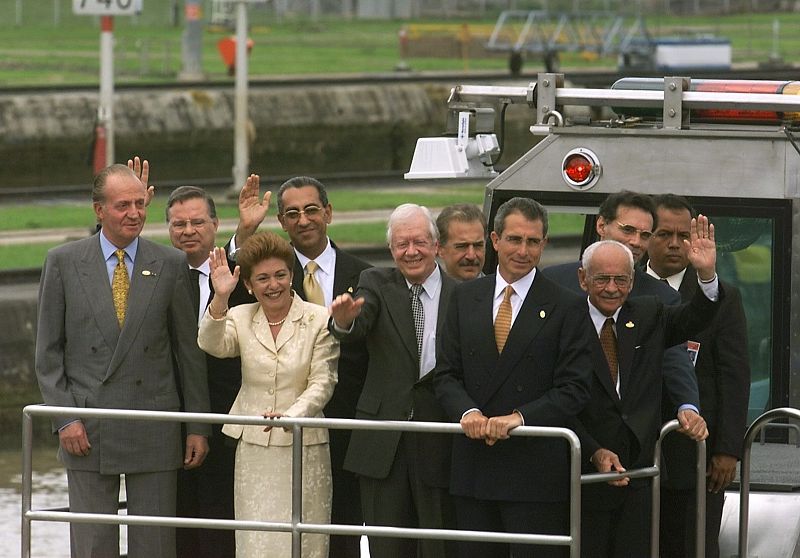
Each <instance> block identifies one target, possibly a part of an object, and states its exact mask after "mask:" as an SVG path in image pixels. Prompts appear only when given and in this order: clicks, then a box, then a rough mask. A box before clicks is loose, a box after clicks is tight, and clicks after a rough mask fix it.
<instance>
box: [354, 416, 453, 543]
mask: <svg viewBox="0 0 800 558" xmlns="http://www.w3.org/2000/svg"><path fill="white" fill-rule="evenodd" d="M414 436H415V435H414V434H413V433H409V432H404V433H403V435H402V437H401V439H400V444H399V445H398V448H397V454H396V455H395V459H394V463H393V464H392V468H391V470H390V471H389V475H388V476H387V477H386V478H385V479H373V478H369V477H360V483H361V502H362V507H363V511H364V522H365V523H366V524H367V525H389V526H393V527H422V528H431V529H443V528H444V529H452V528H454V526H455V517H454V513H453V508H452V502H451V499H450V495H449V494H448V490H447V489H446V488H438V487H433V486H430V485H428V484H426V483H425V481H424V479H422V478H421V475H419V474H418V471H417V468H416V467H415V462H416V460H417V459H424V458H425V456H417V455H416V444H415V438H414ZM454 550H455V546H454V545H452V543H446V542H445V541H442V540H434V539H423V540H416V539H400V538H395V537H374V536H373V537H369V552H370V556H372V557H373V558H414V557H415V556H417V557H420V558H445V557H448V556H451V557H452V556H455V553H454Z"/></svg>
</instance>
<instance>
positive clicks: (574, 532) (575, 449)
mask: <svg viewBox="0 0 800 558" xmlns="http://www.w3.org/2000/svg"><path fill="white" fill-rule="evenodd" d="M567 441H568V442H569V449H570V460H569V469H570V474H569V483H570V503H569V535H570V537H571V538H572V542H571V543H570V545H569V555H570V558H579V557H580V555H581V442H580V440H579V439H578V436H577V435H576V434H575V433H574V432H573V433H572V436H569V437H567Z"/></svg>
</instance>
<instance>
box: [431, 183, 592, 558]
mask: <svg viewBox="0 0 800 558" xmlns="http://www.w3.org/2000/svg"><path fill="white" fill-rule="evenodd" d="M491 240H492V245H493V246H494V249H495V250H496V251H497V259H498V268H497V273H496V274H495V275H489V276H486V277H482V278H479V279H475V280H473V281H468V282H465V283H462V284H460V285H458V287H457V288H456V290H455V293H454V296H453V300H452V301H451V303H450V309H449V311H448V315H447V320H446V323H445V328H444V331H443V332H442V341H441V343H442V347H441V352H440V356H439V359H438V363H437V367H436V376H435V379H434V385H435V390H436V395H437V397H438V399H439V401H440V402H441V403H442V406H443V407H444V409H445V411H446V412H447V415H448V416H449V418H450V420H452V421H460V423H461V427H462V428H463V430H464V433H465V434H466V436H457V437H456V438H455V439H454V441H453V460H452V478H451V484H450V487H451V493H452V494H453V496H454V500H455V504H456V510H457V511H456V514H457V520H458V527H459V529H470V530H481V531H506V532H512V533H539V534H560V535H564V534H567V533H568V531H569V505H568V499H569V496H570V494H569V484H568V482H569V460H568V453H567V444H566V443H565V442H564V441H563V440H556V439H551V438H522V437H519V438H517V437H514V438H509V431H511V430H512V429H514V428H515V427H517V426H520V425H528V426H568V425H569V424H571V420H572V419H573V418H574V416H575V415H576V414H577V413H578V412H579V411H580V410H581V409H582V408H583V406H584V405H585V404H586V402H587V400H588V398H589V383H590V373H591V370H590V369H591V360H590V353H589V342H588V341H589V338H590V337H589V336H590V335H591V329H590V327H589V321H588V318H587V316H586V312H585V310H584V308H583V304H585V303H584V302H583V300H582V299H581V297H579V296H577V295H575V294H573V293H571V292H569V291H567V290H565V289H562V288H561V287H559V286H558V285H556V284H555V283H553V282H552V281H550V280H549V279H547V278H546V277H544V276H543V275H542V274H541V273H539V272H538V270H537V269H536V265H537V264H538V262H539V259H540V257H541V254H542V250H543V249H544V247H545V245H546V244H547V212H546V210H545V209H544V207H542V206H541V205H540V204H538V203H537V202H535V201H533V200H530V199H527V198H513V199H511V200H509V201H507V202H505V203H504V204H503V205H501V206H500V208H499V209H498V211H497V215H496V217H495V220H494V230H493V231H492V233H491ZM511 554H513V556H515V557H526V556H536V557H537V558H538V557H542V556H566V552H565V549H564V548H563V547H555V546H531V545H511V548H509V545H502V544H486V543H477V542H471V543H461V544H460V546H459V556H462V557H467V558H473V557H474V558H478V557H480V558H487V557H501V556H502V557H507V556H509V555H511Z"/></svg>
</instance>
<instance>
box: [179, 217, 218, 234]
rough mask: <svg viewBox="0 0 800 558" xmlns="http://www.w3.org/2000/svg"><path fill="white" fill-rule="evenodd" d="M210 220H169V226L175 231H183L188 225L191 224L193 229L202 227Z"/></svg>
mask: <svg viewBox="0 0 800 558" xmlns="http://www.w3.org/2000/svg"><path fill="white" fill-rule="evenodd" d="M210 222H211V221H209V220H208V219H186V220H185V221H170V224H169V226H170V228H171V229H173V230H175V231H179V232H180V231H183V230H185V229H186V227H188V226H189V225H192V228H193V229H202V228H203V227H205V226H206V225H208V224H209V223H210Z"/></svg>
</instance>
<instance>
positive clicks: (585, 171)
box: [564, 154, 594, 184]
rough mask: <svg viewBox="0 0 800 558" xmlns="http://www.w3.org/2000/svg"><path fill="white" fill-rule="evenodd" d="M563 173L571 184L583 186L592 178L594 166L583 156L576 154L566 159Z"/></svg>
mask: <svg viewBox="0 0 800 558" xmlns="http://www.w3.org/2000/svg"><path fill="white" fill-rule="evenodd" d="M564 172H565V173H566V175H567V176H568V177H569V179H570V180H572V181H573V182H575V183H577V184H583V183H584V182H586V181H587V180H589V179H590V178H591V177H592V174H593V173H594V165H592V162H591V161H590V160H589V159H587V158H586V157H585V156H583V155H578V154H576V155H572V156H570V157H568V158H567V161H566V162H565V163H564Z"/></svg>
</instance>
